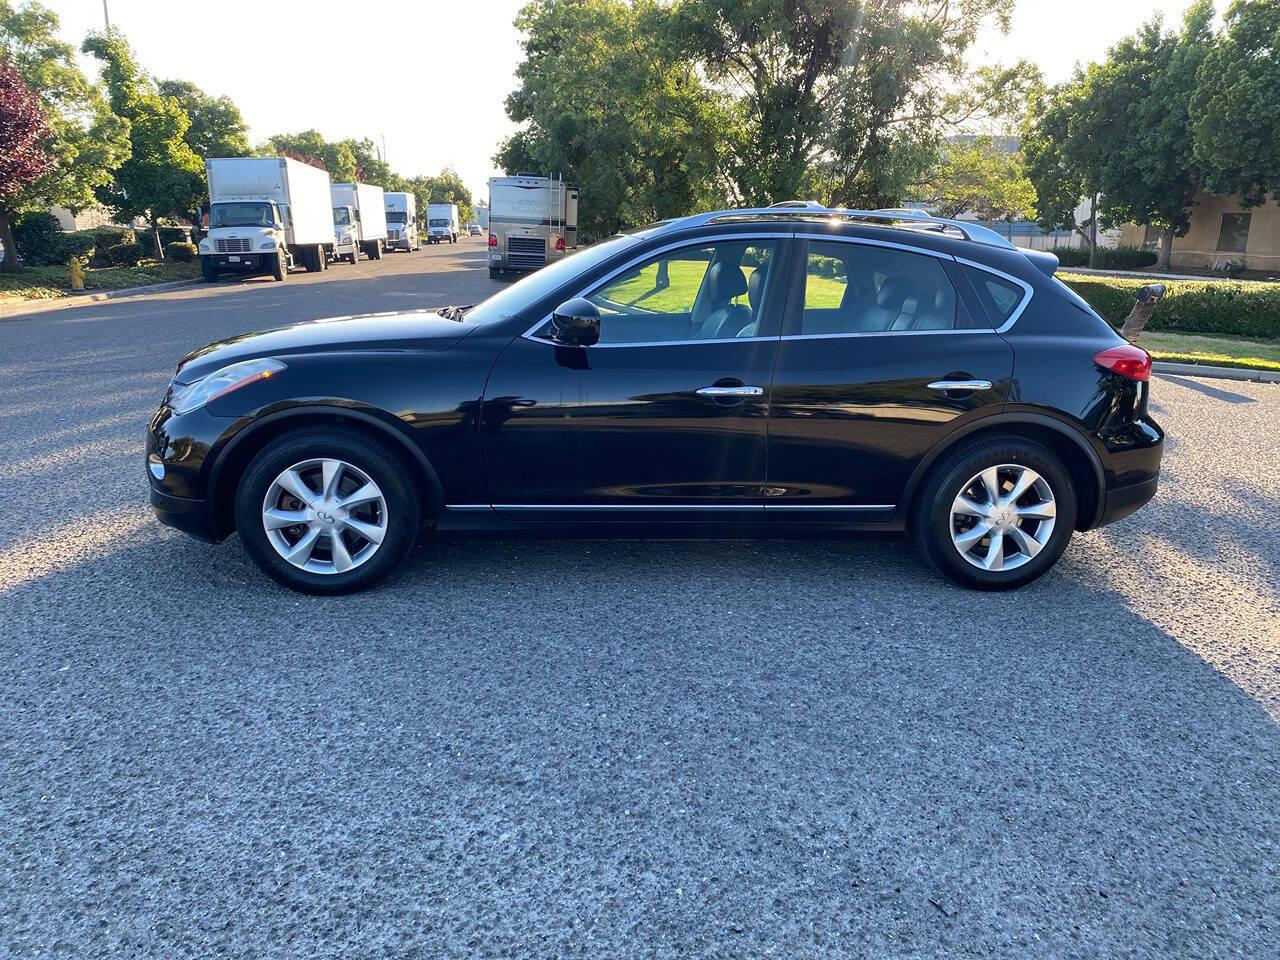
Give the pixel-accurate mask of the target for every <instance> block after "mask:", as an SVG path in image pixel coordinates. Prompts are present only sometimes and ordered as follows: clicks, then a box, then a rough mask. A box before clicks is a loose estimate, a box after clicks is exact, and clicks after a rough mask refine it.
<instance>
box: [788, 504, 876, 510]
mask: <svg viewBox="0 0 1280 960" xmlns="http://www.w3.org/2000/svg"><path fill="white" fill-rule="evenodd" d="M897 506H898V505H897V504H896V503H766V504H765V505H764V508H765V510H894V509H897Z"/></svg>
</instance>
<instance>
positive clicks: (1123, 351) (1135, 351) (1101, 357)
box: [1093, 343, 1151, 380]
mask: <svg viewBox="0 0 1280 960" xmlns="http://www.w3.org/2000/svg"><path fill="white" fill-rule="evenodd" d="M1093 362H1094V363H1096V364H1097V365H1098V366H1100V367H1101V368H1102V369H1103V370H1110V371H1111V372H1112V373H1118V374H1120V376H1122V377H1128V378H1129V379H1130V380H1150V379H1151V354H1149V353H1147V351H1145V350H1143V349H1142V348H1141V347H1135V346H1134V345H1133V344H1131V343H1126V344H1125V345H1124V346H1122V347H1110V348H1109V349H1106V350H1103V351H1102V352H1101V353H1100V354H1098V355H1097V356H1096V357H1094V358H1093Z"/></svg>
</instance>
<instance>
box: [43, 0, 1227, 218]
mask: <svg viewBox="0 0 1280 960" xmlns="http://www.w3.org/2000/svg"><path fill="white" fill-rule="evenodd" d="M42 2H43V3H45V5H46V6H49V7H51V8H52V9H53V10H54V11H55V12H56V13H57V14H58V17H59V19H60V20H61V32H62V36H63V39H65V40H66V41H67V42H69V43H71V44H73V45H74V46H76V47H77V48H78V47H79V45H80V42H81V41H82V40H83V39H84V35H85V33H86V32H87V31H89V30H97V29H101V28H102V26H103V0H42ZM523 2H524V0H400V2H398V3H394V4H390V3H369V4H367V5H366V4H359V3H351V2H350V0H343V2H337V0H308V2H284V0H254V2H248V0H225V2H223V3H221V4H196V3H195V2H193V0H176V2H175V0H107V4H108V12H109V14H110V17H111V22H112V25H113V26H116V27H119V28H120V29H121V30H122V31H123V32H124V34H125V36H126V37H127V38H128V40H129V43H130V44H131V45H132V46H133V49H134V53H135V56H136V57H137V60H138V62H139V63H140V64H141V65H142V66H143V68H144V69H146V70H147V71H148V72H149V73H150V74H151V75H152V76H154V77H156V78H158V79H163V80H168V79H184V80H189V81H191V82H193V83H195V84H196V85H197V86H199V87H200V88H201V89H203V90H204V91H206V92H207V93H210V94H212V95H215V96H224V95H225V96H229V97H230V98H231V99H232V100H234V101H235V103H236V105H237V106H238V107H239V108H240V111H241V113H243V114H244V118H245V121H246V122H247V123H248V125H249V139H250V141H251V142H253V143H258V142H260V141H262V140H265V139H266V138H267V137H268V136H270V135H272V134H274V133H297V132H300V131H302V130H307V129H310V128H313V127H314V128H315V129H317V130H319V131H320V133H321V134H322V135H323V136H324V137H325V138H326V139H328V140H341V139H344V138H346V137H354V138H357V139H359V138H363V137H368V138H369V139H371V140H373V141H374V142H375V143H378V144H382V143H383V142H384V141H385V143H386V157H387V160H388V161H389V162H390V164H391V166H392V169H394V170H395V171H396V172H397V173H401V174H403V175H405V176H415V175H418V174H435V173H438V172H439V171H440V170H441V169H442V168H443V167H445V166H446V165H450V166H453V167H454V168H455V169H456V170H457V171H458V172H459V173H460V174H461V175H462V179H463V182H464V183H465V184H466V185H467V186H468V187H469V188H470V189H471V191H472V193H473V194H474V195H475V196H478V197H483V196H486V195H487V193H488V188H487V186H486V184H487V181H488V178H489V177H490V176H493V175H496V174H500V173H501V171H499V170H497V169H496V168H495V167H494V165H493V160H492V157H493V154H494V153H495V152H496V151H497V148H498V144H499V143H501V141H502V140H503V139H504V138H505V137H507V136H508V135H510V133H511V132H512V130H513V125H512V124H511V122H510V121H509V120H508V119H507V117H506V114H505V113H504V112H503V101H504V100H505V98H506V96H507V94H508V93H510V92H511V90H513V89H514V88H515V68H516V65H517V64H518V63H519V62H520V59H521V57H522V54H521V50H520V33H519V31H517V30H516V29H515V27H514V26H513V25H512V21H513V20H514V18H515V14H516V11H517V10H518V9H519V8H520V7H521V6H522V5H523ZM1189 2H1190V0H1071V2H1070V3H1066V4H1064V3H1062V2H1061V0H1018V3H1017V8H1016V11H1015V13H1014V17H1013V26H1012V29H1011V30H1010V32H1009V33H1008V35H1003V36H1002V35H1001V34H1000V33H999V32H998V31H996V30H994V29H988V30H985V31H984V32H983V33H982V35H981V36H980V37H979V40H978V42H977V44H976V45H975V46H974V48H973V49H972V51H971V55H970V60H971V62H972V63H974V64H979V63H992V62H996V63H1003V62H1012V61H1014V60H1017V59H1019V58H1024V59H1028V60H1031V61H1033V62H1035V63H1037V64H1039V66H1040V68H1041V69H1042V70H1043V71H1044V73H1045V75H1046V77H1047V79H1048V80H1049V81H1050V82H1056V81H1059V80H1063V79H1066V78H1067V77H1068V76H1070V74H1071V72H1072V70H1073V68H1074V66H1075V64H1076V63H1077V62H1081V63H1088V62H1090V61H1092V60H1097V59H1100V58H1101V57H1102V56H1104V55H1105V53H1106V50H1107V47H1109V46H1111V45H1112V44H1113V43H1115V41H1117V40H1118V39H1120V37H1122V36H1124V35H1125V34H1127V33H1131V32H1132V31H1133V30H1134V29H1136V28H1137V27H1138V26H1139V25H1140V24H1141V23H1143V22H1144V21H1145V20H1147V19H1149V18H1150V17H1151V16H1152V14H1154V13H1156V12H1160V13H1163V14H1164V16H1165V20H1166V22H1168V23H1170V24H1171V25H1172V24H1176V23H1177V22H1178V21H1179V20H1180V18H1181V15H1182V11H1183V10H1184V9H1185V7H1186V6H1187V4H1188V3H1189ZM1216 2H1217V6H1218V9H1219V12H1221V10H1222V9H1224V8H1225V6H1226V2H1227V0H1216ZM18 3H19V5H20V4H21V3H22V0H18ZM85 66H86V69H87V70H92V69H93V66H92V64H90V63H88V62H87V61H86V63H85Z"/></svg>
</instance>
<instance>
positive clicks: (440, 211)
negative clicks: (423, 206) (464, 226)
mask: <svg viewBox="0 0 1280 960" xmlns="http://www.w3.org/2000/svg"><path fill="white" fill-rule="evenodd" d="M457 242H458V205H457V204H456V203H428V204H427V243H457Z"/></svg>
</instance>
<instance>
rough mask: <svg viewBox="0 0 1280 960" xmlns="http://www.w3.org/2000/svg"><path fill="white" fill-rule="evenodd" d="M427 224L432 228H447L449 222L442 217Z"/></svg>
mask: <svg viewBox="0 0 1280 960" xmlns="http://www.w3.org/2000/svg"><path fill="white" fill-rule="evenodd" d="M427 223H429V224H430V225H431V226H433V227H447V226H448V225H449V221H448V220H447V219H445V218H443V217H436V218H435V219H434V220H428V221H427Z"/></svg>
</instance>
